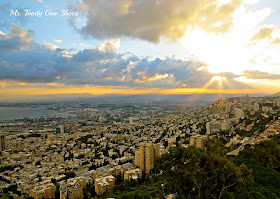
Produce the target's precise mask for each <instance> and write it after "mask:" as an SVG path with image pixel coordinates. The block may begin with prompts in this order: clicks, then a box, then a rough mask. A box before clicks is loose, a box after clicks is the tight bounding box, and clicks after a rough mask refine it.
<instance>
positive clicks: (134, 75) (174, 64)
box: [0, 24, 248, 89]
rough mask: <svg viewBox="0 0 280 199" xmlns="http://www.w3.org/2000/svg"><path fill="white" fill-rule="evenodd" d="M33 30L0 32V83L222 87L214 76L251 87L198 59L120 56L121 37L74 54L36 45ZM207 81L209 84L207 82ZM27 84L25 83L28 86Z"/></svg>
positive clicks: (226, 86)
mask: <svg viewBox="0 0 280 199" xmlns="http://www.w3.org/2000/svg"><path fill="white" fill-rule="evenodd" d="M28 33H29V31H27V30H24V29H21V28H20V27H18V26H16V25H14V24H12V25H11V28H10V33H9V34H6V33H3V32H1V34H0V44H4V43H5V45H0V46H1V47H0V50H1V51H3V52H4V51H5V52H6V53H4V54H1V59H0V71H1V73H0V81H1V80H2V81H16V82H25V83H32V84H34V83H45V84H46V85H50V83H51V84H52V83H54V84H59V85H61V84H63V85H75V86H83V85H97V86H125V87H128V88H129V87H130V88H131V87H137V88H156V87H157V88H180V87H182V85H184V87H187V88H203V87H205V86H206V85H207V87H209V88H213V89H215V88H219V84H218V82H215V81H213V82H211V80H212V78H213V76H217V75H221V76H223V77H225V78H226V79H227V82H228V83H229V84H228V85H226V84H225V85H224V88H231V89H233V88H248V86H246V85H244V84H241V83H238V82H236V81H234V80H233V79H234V78H235V77H236V76H235V75H233V74H232V73H223V74H211V73H209V71H208V70H207V67H205V64H204V63H202V62H200V61H198V60H192V59H190V60H180V59H175V58H174V57H172V58H165V59H160V58H156V59H149V58H143V57H137V56H135V55H133V54H131V53H124V54H120V53H117V49H118V48H119V45H120V40H119V39H112V40H110V41H105V42H104V43H102V44H101V45H100V46H99V47H96V48H90V49H84V50H81V51H78V52H75V53H70V52H69V51H68V50H67V49H63V48H60V47H59V46H56V45H54V44H51V43H48V42H43V43H42V44H38V43H36V42H34V41H33V40H32V39H31V38H30V36H29V34H28ZM209 82H210V83H211V84H209ZM25 86H26V85H25Z"/></svg>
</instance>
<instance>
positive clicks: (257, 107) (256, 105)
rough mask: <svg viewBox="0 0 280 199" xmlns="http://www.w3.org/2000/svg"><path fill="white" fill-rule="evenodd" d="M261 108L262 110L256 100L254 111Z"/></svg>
mask: <svg viewBox="0 0 280 199" xmlns="http://www.w3.org/2000/svg"><path fill="white" fill-rule="evenodd" d="M259 110H260V106H259V104H258V102H255V103H254V111H255V112H258V111H259Z"/></svg>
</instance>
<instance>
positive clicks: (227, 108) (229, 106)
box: [226, 103, 231, 113]
mask: <svg viewBox="0 0 280 199" xmlns="http://www.w3.org/2000/svg"><path fill="white" fill-rule="evenodd" d="M230 108H231V104H230V103H227V104H226V113H229V112H230Z"/></svg>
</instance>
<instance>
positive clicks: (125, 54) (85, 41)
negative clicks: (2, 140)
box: [0, 0, 280, 98]
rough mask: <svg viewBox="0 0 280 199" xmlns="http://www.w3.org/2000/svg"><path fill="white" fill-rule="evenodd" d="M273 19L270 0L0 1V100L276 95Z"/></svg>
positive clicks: (279, 6) (275, 10)
mask: <svg viewBox="0 0 280 199" xmlns="http://www.w3.org/2000/svg"><path fill="white" fill-rule="evenodd" d="M18 15H19V16H18ZM62 15H63V16H62ZM279 19H280V1H279V0H211V1H209V0H172V1H170V0H149V1H147V0H80V1H78V0H60V1H56V0H29V1H24V0H1V2H0V96H1V97H0V98H13V97H19V96H23V95H31V96H32V95H47V94H73V93H89V94H94V95H104V94H164V95H168V94H200V93H227V94H229V93H233V94H236V93H240V94H241V93H242V94H244V93H248V94H260V93H261V94H272V93H276V92H279V91H280V56H279V55H280V29H279V27H280V21H279Z"/></svg>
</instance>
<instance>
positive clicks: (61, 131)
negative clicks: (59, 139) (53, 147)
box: [56, 126, 64, 134]
mask: <svg viewBox="0 0 280 199" xmlns="http://www.w3.org/2000/svg"><path fill="white" fill-rule="evenodd" d="M56 133H57V134H63V133H64V126H58V127H56Z"/></svg>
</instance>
